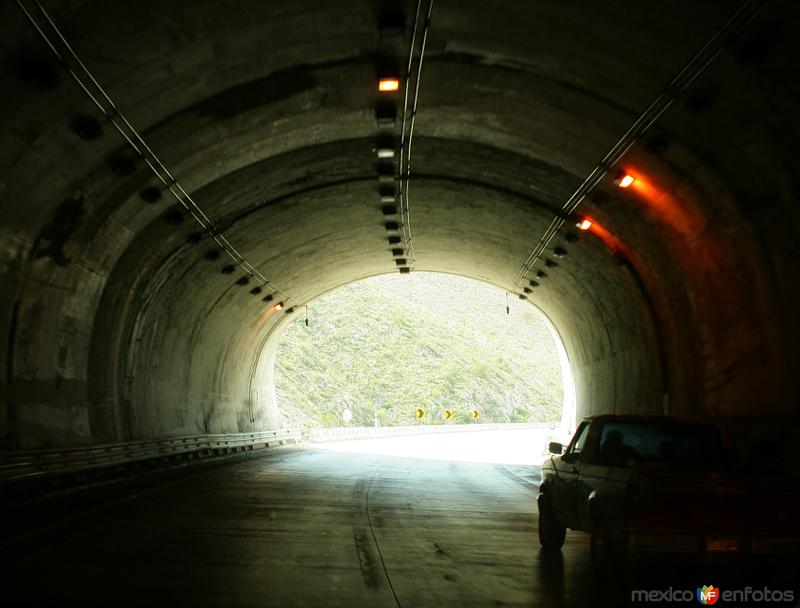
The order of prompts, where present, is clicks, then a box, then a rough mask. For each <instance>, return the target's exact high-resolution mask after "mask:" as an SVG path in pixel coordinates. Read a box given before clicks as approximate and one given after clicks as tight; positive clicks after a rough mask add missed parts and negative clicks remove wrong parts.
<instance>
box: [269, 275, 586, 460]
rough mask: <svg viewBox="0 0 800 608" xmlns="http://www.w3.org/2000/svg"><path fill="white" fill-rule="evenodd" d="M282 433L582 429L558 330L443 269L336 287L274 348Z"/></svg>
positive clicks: (314, 436) (300, 314)
mask: <svg viewBox="0 0 800 608" xmlns="http://www.w3.org/2000/svg"><path fill="white" fill-rule="evenodd" d="M271 342H272V343H273V344H272V345H271V346H270V347H269V351H270V352H269V353H268V354H269V355H271V357H272V358H273V365H274V367H273V369H272V370H271V371H272V374H268V375H267V376H268V377H267V380H268V379H269V376H270V375H271V376H272V378H274V385H273V386H271V387H267V386H266V383H265V382H264V381H263V380H262V384H263V386H261V387H257V390H259V391H260V392H262V393H269V392H271V391H274V392H273V395H274V399H275V404H276V410H277V411H278V412H279V416H280V417H281V423H282V426H285V427H288V428H291V429H294V430H299V431H302V432H303V434H304V436H305V437H306V438H307V439H310V440H313V441H330V440H344V439H361V438H379V437H389V436H397V435H403V434H421V433H424V434H429V433H430V434H437V433H443V432H450V431H452V432H461V431H465V430H470V429H471V430H477V429H481V430H487V431H488V430H493V431H497V430H504V429H507V430H512V429H514V430H517V431H519V430H520V429H521V427H522V425H524V426H525V427H526V428H528V429H533V430H536V431H537V432H536V433H534V435H535V436H536V437H537V438H539V437H540V438H541V441H540V440H539V439H537V440H536V443H537V444H538V443H542V446H541V447H543V443H544V441H545V439H546V438H547V437H558V438H560V439H563V438H564V436H566V435H568V433H569V432H570V431H571V429H572V428H573V427H574V422H575V391H574V388H573V381H572V375H571V372H570V366H569V360H568V357H567V354H566V351H565V349H564V346H563V344H562V343H561V339H560V337H559V335H558V332H557V331H556V329H555V328H554V327H553V325H552V324H551V323H550V322H549V320H548V319H547V318H546V317H545V315H543V314H542V313H541V312H540V311H539V310H538V309H537V308H535V307H534V306H532V305H530V304H529V303H527V302H521V301H519V300H518V299H510V298H508V297H507V295H506V293H505V292H504V291H502V290H500V289H498V288H497V287H495V286H494V285H490V284H487V283H484V282H481V281H476V280H473V279H467V278H464V277H460V276H454V275H449V274H441V273H430V272H416V273H413V274H411V275H403V276H399V275H382V276H377V277H372V278H369V279H365V280H362V281H358V282H355V283H351V284H349V285H345V286H344V287H341V288H339V289H336V290H334V291H331V292H329V293H327V294H325V295H323V296H322V297H320V298H318V299H316V300H314V301H312V302H310V303H309V305H308V307H307V309H306V308H301V309H299V310H298V311H297V312H296V313H295V314H294V315H293V317H291V318H289V319H287V322H285V323H284V324H283V327H282V328H281V331H280V333H279V334H278V335H276V336H274V339H273V340H272V341H271Z"/></svg>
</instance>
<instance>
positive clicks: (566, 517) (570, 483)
mask: <svg viewBox="0 0 800 608" xmlns="http://www.w3.org/2000/svg"><path fill="white" fill-rule="evenodd" d="M588 430H589V421H585V422H582V423H581V425H580V426H579V427H578V430H577V431H576V432H575V436H574V437H573V438H572V441H571V442H570V444H569V447H567V451H566V453H565V454H564V455H562V456H561V457H560V458H556V459H554V465H555V469H556V483H555V495H554V496H553V499H554V503H555V510H556V516H557V517H558V519H559V520H560V521H561V523H563V524H565V525H566V526H568V527H570V528H576V527H577V525H578V512H577V508H576V507H577V500H578V497H577V481H578V471H579V468H580V465H581V462H580V459H581V454H582V452H583V446H584V444H585V443H586V436H587V434H588Z"/></svg>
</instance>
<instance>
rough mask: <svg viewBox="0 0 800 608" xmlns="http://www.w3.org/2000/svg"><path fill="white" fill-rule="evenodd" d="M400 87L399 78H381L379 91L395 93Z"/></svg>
mask: <svg viewBox="0 0 800 608" xmlns="http://www.w3.org/2000/svg"><path fill="white" fill-rule="evenodd" d="M399 89H400V80H399V79H397V78H381V79H380V80H379V81H378V91H380V92H381V93H393V92H395V91H398V90H399Z"/></svg>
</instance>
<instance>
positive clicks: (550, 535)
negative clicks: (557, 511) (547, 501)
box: [539, 505, 567, 551]
mask: <svg viewBox="0 0 800 608" xmlns="http://www.w3.org/2000/svg"><path fill="white" fill-rule="evenodd" d="M566 534H567V527H566V526H565V525H564V524H562V523H561V522H560V521H558V520H557V519H556V517H555V515H553V510H552V509H551V508H550V507H549V506H547V505H542V508H541V509H539V543H540V544H541V545H542V549H545V550H546V551H558V550H559V549H561V547H562V546H563V545H564V537H565V536H566Z"/></svg>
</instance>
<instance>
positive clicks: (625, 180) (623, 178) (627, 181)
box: [614, 172, 636, 188]
mask: <svg viewBox="0 0 800 608" xmlns="http://www.w3.org/2000/svg"><path fill="white" fill-rule="evenodd" d="M635 181H636V178H635V177H633V175H631V174H630V173H623V172H620V173H617V176H616V177H615V178H614V184H615V185H617V186H619V187H620V188H627V187H628V186H630V185H631V184H632V183H633V182H635Z"/></svg>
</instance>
